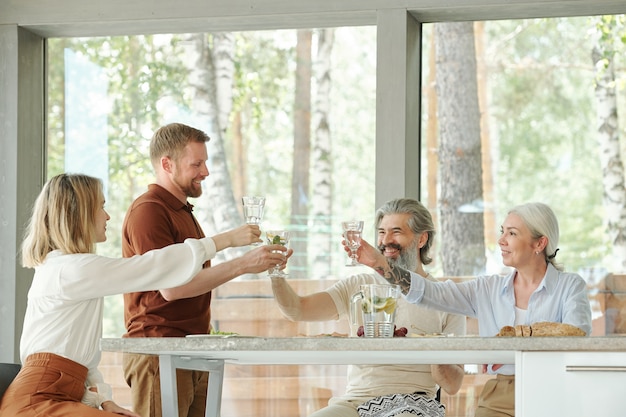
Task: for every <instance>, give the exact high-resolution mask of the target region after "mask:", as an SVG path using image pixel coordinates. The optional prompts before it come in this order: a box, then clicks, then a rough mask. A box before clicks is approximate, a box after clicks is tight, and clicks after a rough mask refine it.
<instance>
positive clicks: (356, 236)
mask: <svg viewBox="0 0 626 417" xmlns="http://www.w3.org/2000/svg"><path fill="white" fill-rule="evenodd" d="M341 227H342V228H343V238H344V240H345V241H346V245H348V247H349V248H350V251H351V254H350V258H349V259H348V263H346V266H357V265H358V264H359V263H358V262H357V260H356V251H357V249H359V246H361V234H362V233H363V221H362V220H350V221H347V222H341Z"/></svg>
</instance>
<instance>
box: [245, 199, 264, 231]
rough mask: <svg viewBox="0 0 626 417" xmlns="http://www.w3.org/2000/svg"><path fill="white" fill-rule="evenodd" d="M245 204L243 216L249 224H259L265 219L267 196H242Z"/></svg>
mask: <svg viewBox="0 0 626 417" xmlns="http://www.w3.org/2000/svg"><path fill="white" fill-rule="evenodd" d="M241 203H242V204H243V216H244V217H245V219H246V223H247V224H259V223H261V219H263V209H264V208H265V197H259V196H248V195H246V196H243V197H241Z"/></svg>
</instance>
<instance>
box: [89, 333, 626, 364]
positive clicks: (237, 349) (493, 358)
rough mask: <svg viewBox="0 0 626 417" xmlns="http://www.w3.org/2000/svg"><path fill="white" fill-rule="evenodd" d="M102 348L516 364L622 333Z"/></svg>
mask: <svg viewBox="0 0 626 417" xmlns="http://www.w3.org/2000/svg"><path fill="white" fill-rule="evenodd" d="M100 346H101V349H102V350H103V351H110V352H130V353H142V354H153V355H176V356H185V357H192V358H205V359H220V360H225V361H226V362H230V363H240V364H250V365H255V364H258V365H260V364H263V365H273V364H389V363H404V364H407V363H411V364H419V363H421V364H429V363H440V364H443V363H465V364H471V363H476V364H482V363H515V354H516V352H522V351H571V352H620V351H626V337H616V336H610V337H535V338H532V337H529V338H523V337H472V336H463V337H461V336H450V337H445V336H444V337H440V336H430V337H429V336H423V337H394V338H356V337H330V336H328V337H290V338H272V337H247V336H228V337H224V336H213V335H195V336H190V337H182V338H178V337H163V338H114V339H102V340H101V342H100Z"/></svg>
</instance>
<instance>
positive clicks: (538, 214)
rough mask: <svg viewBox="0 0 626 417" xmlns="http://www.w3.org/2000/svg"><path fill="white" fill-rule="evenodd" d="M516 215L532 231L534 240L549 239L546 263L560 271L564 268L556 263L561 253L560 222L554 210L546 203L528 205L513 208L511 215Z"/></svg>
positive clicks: (544, 252)
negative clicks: (557, 256) (558, 254)
mask: <svg viewBox="0 0 626 417" xmlns="http://www.w3.org/2000/svg"><path fill="white" fill-rule="evenodd" d="M511 213H512V214H516V215H518V216H519V217H520V219H522V221H523V222H524V224H525V225H526V227H528V229H529V230H530V233H531V234H532V237H533V238H534V239H539V238H540V237H542V236H545V237H546V239H548V244H547V245H546V247H545V249H544V251H543V255H544V257H545V259H546V262H550V263H551V264H552V265H553V266H554V267H555V268H556V269H558V270H559V271H562V270H563V266H562V265H561V264H558V263H557V262H556V259H555V257H556V253H557V252H558V251H559V248H558V246H559V222H558V220H557V219H556V215H555V214H554V212H553V211H552V209H551V208H550V207H549V206H548V205H547V204H544V203H526V204H522V205H519V206H516V207H513V208H512V209H511V210H510V211H509V214H511Z"/></svg>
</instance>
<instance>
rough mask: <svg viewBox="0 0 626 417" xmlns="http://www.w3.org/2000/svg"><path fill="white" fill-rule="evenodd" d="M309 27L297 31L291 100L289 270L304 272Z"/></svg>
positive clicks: (309, 113) (306, 199) (309, 128)
mask: <svg viewBox="0 0 626 417" xmlns="http://www.w3.org/2000/svg"><path fill="white" fill-rule="evenodd" d="M312 34H313V32H312V31H311V30H309V29H306V30H298V42H297V44H296V85H295V100H294V107H295V109H294V134H293V170H292V173H293V174H292V175H293V176H292V178H291V229H292V237H291V241H290V242H291V243H290V245H291V247H292V248H293V252H294V253H293V255H292V257H291V259H290V260H289V272H290V274H291V275H292V276H295V277H298V276H301V275H302V274H306V266H307V264H308V252H307V236H308V231H307V227H308V212H309V169H310V166H311V162H310V159H311V67H312V63H311V39H312Z"/></svg>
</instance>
